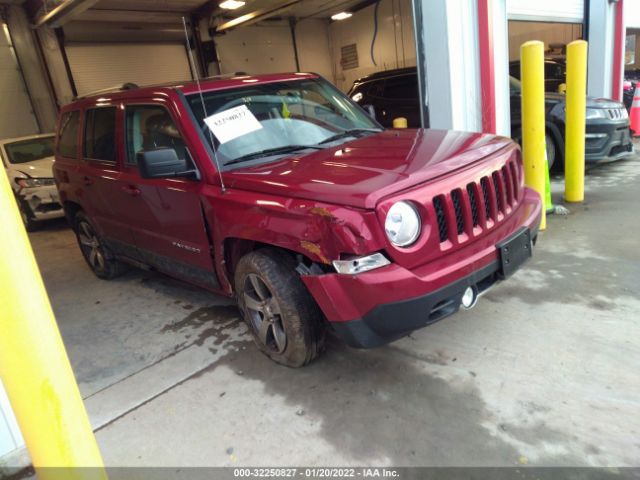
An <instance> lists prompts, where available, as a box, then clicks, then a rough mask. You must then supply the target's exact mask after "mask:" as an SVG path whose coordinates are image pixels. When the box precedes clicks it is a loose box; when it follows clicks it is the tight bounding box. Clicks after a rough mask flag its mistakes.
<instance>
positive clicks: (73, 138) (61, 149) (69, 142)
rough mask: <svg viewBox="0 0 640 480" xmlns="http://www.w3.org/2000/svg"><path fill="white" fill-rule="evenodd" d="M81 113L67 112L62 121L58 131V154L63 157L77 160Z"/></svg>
mask: <svg viewBox="0 0 640 480" xmlns="http://www.w3.org/2000/svg"><path fill="white" fill-rule="evenodd" d="M79 126H80V112H79V111H78V110H75V111H73V112H66V113H64V114H63V115H62V118H61V119H60V129H59V131H58V146H57V154H58V155H60V156H61V157H68V158H76V157H77V156H78V127H79Z"/></svg>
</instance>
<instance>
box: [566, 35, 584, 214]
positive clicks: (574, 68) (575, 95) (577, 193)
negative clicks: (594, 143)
mask: <svg viewBox="0 0 640 480" xmlns="http://www.w3.org/2000/svg"><path fill="white" fill-rule="evenodd" d="M566 95H567V115H566V127H565V137H566V138H565V154H564V198H565V200H566V201H567V202H582V201H583V200H584V135H585V114H586V110H587V42H585V41H584V40H576V41H574V42H571V43H570V44H569V45H567V94H566Z"/></svg>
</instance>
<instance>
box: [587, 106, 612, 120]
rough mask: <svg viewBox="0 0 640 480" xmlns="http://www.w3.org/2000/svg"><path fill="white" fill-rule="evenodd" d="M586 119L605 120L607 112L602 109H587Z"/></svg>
mask: <svg viewBox="0 0 640 480" xmlns="http://www.w3.org/2000/svg"><path fill="white" fill-rule="evenodd" d="M586 118H607V112H606V110H604V109H603V108H587V114H586Z"/></svg>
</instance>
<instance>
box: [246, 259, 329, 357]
mask: <svg viewBox="0 0 640 480" xmlns="http://www.w3.org/2000/svg"><path fill="white" fill-rule="evenodd" d="M295 267H296V265H295V260H294V258H293V257H292V256H291V255H289V254H287V253H286V252H283V251H279V250H275V249H261V250H256V251H253V252H251V253H248V254H247V255H245V256H244V257H242V258H241V259H240V261H239V262H238V266H237V268H236V271H235V275H234V283H235V290H236V296H237V300H238V307H239V308H240V312H241V313H242V315H243V317H244V320H245V321H246V322H247V324H248V326H249V330H250V331H251V334H252V336H253V340H254V342H255V343H256V345H257V346H258V348H259V349H260V350H261V351H262V352H263V353H264V354H265V355H267V356H268V357H269V358H271V359H272V360H273V361H275V362H277V363H280V364H282V365H286V366H288V367H302V366H303V365H306V364H307V363H309V362H311V361H312V360H313V359H314V358H316V357H317V356H318V354H319V353H320V351H321V349H322V346H323V345H324V335H325V330H324V325H323V324H322V314H321V312H320V309H319V308H318V306H317V305H316V303H315V301H314V300H313V298H312V297H311V295H310V294H309V292H308V291H307V289H306V287H305V286H304V284H303V283H302V281H301V280H300V277H299V275H298V274H297V273H296V270H295Z"/></svg>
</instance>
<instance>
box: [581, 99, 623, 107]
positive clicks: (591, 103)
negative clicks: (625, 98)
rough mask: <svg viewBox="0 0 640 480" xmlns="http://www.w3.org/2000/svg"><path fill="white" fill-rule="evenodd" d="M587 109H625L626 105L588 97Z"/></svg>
mask: <svg viewBox="0 0 640 480" xmlns="http://www.w3.org/2000/svg"><path fill="white" fill-rule="evenodd" d="M587 108H624V104H623V103H622V102H617V101H615V100H611V99H610V98H595V97H587Z"/></svg>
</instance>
